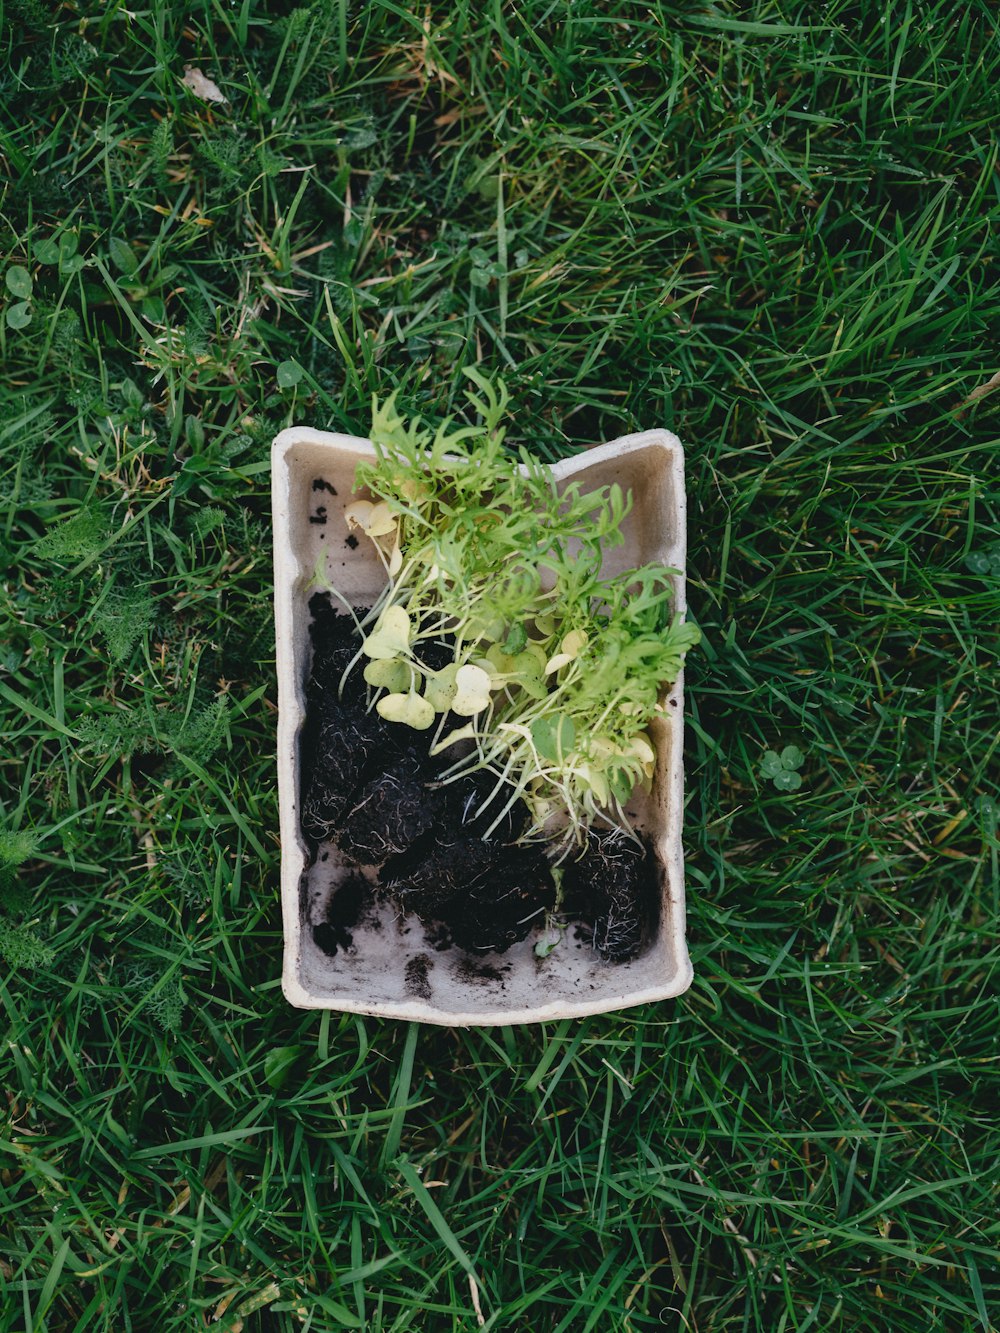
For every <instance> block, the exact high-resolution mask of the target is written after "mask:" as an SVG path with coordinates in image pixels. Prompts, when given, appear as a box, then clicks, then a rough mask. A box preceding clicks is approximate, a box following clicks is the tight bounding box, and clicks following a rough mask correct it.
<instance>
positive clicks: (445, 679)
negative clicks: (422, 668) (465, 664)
mask: <svg viewBox="0 0 1000 1333" xmlns="http://www.w3.org/2000/svg"><path fill="white" fill-rule="evenodd" d="M457 674H458V663H457V662H452V663H450V664H449V665H448V666H446V667H442V669H441V670H440V671H436V672H435V673H434V675H433V676H428V677H427V684H426V685H425V686H424V698H425V699H426V700H427V702H428V703H429V704H430V706H431V707H432V708H433V709H434V711H435V713H447V712H448V711H449V710H450V709H451V706H452V704H453V703H454V702H455V695H456V694H457V693H458V683H457V681H456V679H455V677H456V675H457Z"/></svg>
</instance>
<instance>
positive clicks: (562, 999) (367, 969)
mask: <svg viewBox="0 0 1000 1333" xmlns="http://www.w3.org/2000/svg"><path fill="white" fill-rule="evenodd" d="M373 455H374V450H373V449H372V446H371V444H370V443H369V441H367V440H362V439H358V438H356V437H355V436H351V435H334V434H330V433H328V432H326V431H318V430H311V429H309V428H308V427H304V426H294V427H292V428H291V429H289V430H284V431H282V432H281V434H280V435H279V436H278V437H277V439H276V440H275V441H274V446H273V449H272V455H271V458H272V470H271V484H272V499H273V515H274V607H275V622H276V631H277V668H278V796H279V802H280V816H281V900H282V909H283V916H284V934H285V960H284V974H283V986H284V992H285V995H286V997H287V998H288V1000H289V1001H290V1002H291V1003H292V1004H293V1005H296V1006H298V1007H299V1008H302V1009H338V1010H349V1011H352V1012H355V1013H362V1014H377V1015H379V1016H381V1017H384V1018H404V1019H413V1020H417V1021H420V1022H424V1023H441V1024H445V1025H448V1026H452V1027H460V1026H468V1025H473V1024H500V1023H534V1022H541V1021H543V1020H551V1019H558V1018H568V1017H576V1016H582V1015H584V1014H597V1013H603V1012H605V1011H607V1010H614V1009H624V1008H626V1007H628V1006H629V1005H635V1004H647V1003H649V1002H650V1001H652V1000H665V999H668V998H669V997H671V996H674V995H679V994H681V992H682V991H684V990H686V989H687V987H688V986H689V985H690V984H691V975H692V974H691V962H690V959H689V958H688V952H687V945H686V943H685V939H684V875H683V861H682V851H681V817H682V810H683V776H684V774H683V762H682V742H683V719H682V705H683V678H681V679H680V680H678V681H677V682H676V683H675V684H674V685H673V687H672V688H671V689H670V691H669V693H668V695H667V696H666V698H667V708H666V712H665V715H664V716H663V717H662V718H659V719H657V720H656V721H655V722H654V724H653V727H652V728H651V731H652V737H653V742H654V746H655V749H656V756H657V758H656V770H655V775H654V780H653V785H652V792H651V794H650V795H649V796H646V794H645V793H643V792H641V791H640V792H637V793H636V795H635V798H634V799H633V801H632V802H631V803H630V805H629V807H628V812H629V815H630V817H631V819H632V822H633V825H634V826H636V827H638V828H640V829H642V830H643V831H644V832H645V833H647V834H648V835H649V836H650V837H651V839H652V841H653V845H654V847H655V851H656V856H657V859H658V861H659V865H660V868H661V883H662V901H661V906H660V914H659V924H658V929H657V932H656V935H655V937H654V938H653V939H652V941H651V942H650V943H649V945H648V946H647V947H646V948H645V950H644V951H643V952H642V953H641V954H640V956H639V957H637V958H635V959H633V960H632V961H631V962H627V963H608V962H604V961H603V960H602V959H601V958H600V956H599V955H598V954H597V953H596V952H595V951H594V949H593V948H592V946H591V945H589V944H587V943H585V942H583V941H581V940H579V939H577V938H576V932H575V931H574V930H573V928H572V927H571V928H570V929H569V930H567V931H565V932H564V933H563V938H562V940H561V941H560V943H559V944H558V946H557V947H556V948H555V949H554V951H553V952H552V953H551V954H550V955H549V956H548V957H547V958H539V957H538V956H537V955H536V954H535V951H534V944H535V937H533V936H529V937H528V938H527V939H526V940H524V941H522V942H521V943H520V944H515V945H513V946H512V947H511V948H510V949H509V950H508V951H507V952H506V953H503V954H485V955H482V956H477V957H472V956H470V955H469V954H467V953H464V952H463V951H462V950H460V949H457V948H450V949H447V950H444V951H437V950H436V949H435V948H434V946H433V945H432V944H431V943H429V942H428V940H427V939H426V937H425V932H424V927H423V926H422V925H421V923H420V922H419V921H418V920H417V918H416V917H414V916H406V915H402V914H401V913H400V911H399V910H398V909H395V908H394V907H393V906H392V905H390V904H383V905H381V906H380V907H378V908H376V909H374V910H373V911H372V912H371V913H370V914H369V915H368V916H367V917H365V918H364V919H363V920H362V922H361V923H360V924H359V925H357V926H355V927H353V928H352V930H351V934H352V936H353V946H352V947H351V948H350V949H349V950H347V951H346V952H345V951H344V950H343V949H338V950H337V953H336V955H335V956H334V957H332V958H331V957H329V956H328V955H327V954H325V953H324V952H322V950H320V949H319V948H318V947H317V945H316V944H315V943H314V941H313V938H312V927H313V925H315V924H317V923H318V922H320V921H322V920H323V918H324V916H325V913H326V905H327V903H328V901H329V898H330V895H331V894H332V893H333V892H334V891H335V889H336V886H337V885H338V883H340V881H341V880H342V879H343V878H344V876H345V875H346V874H347V873H349V870H348V868H347V867H346V866H344V865H342V863H341V861H340V859H339V854H338V852H337V849H336V848H335V847H334V846H333V844H327V845H326V846H325V847H324V848H322V849H321V852H320V855H319V856H318V857H317V860H316V862H315V864H314V865H313V866H312V867H311V868H310V867H309V865H308V857H307V853H306V846H305V843H304V841H303V838H302V833H301V830H300V828H299V811H300V791H299V781H300V775H299V757H298V736H299V730H300V728H301V726H302V723H303V719H304V716H305V684H306V680H307V679H308V674H309V666H310V652H311V644H310V639H309V620H310V616H309V610H308V606H307V602H308V600H309V597H310V595H311V593H312V592H313V591H315V585H314V584H313V582H312V581H313V579H314V576H315V573H316V571H317V569H318V568H319V569H323V568H325V572H326V577H327V579H328V580H329V582H330V583H331V584H333V585H334V586H335V587H336V588H337V589H338V590H339V592H340V593H341V594H342V595H343V596H344V597H345V598H347V600H348V601H349V602H351V603H352V605H355V606H370V605H371V604H372V603H373V602H374V601H375V599H376V597H377V596H378V595H379V593H380V592H381V591H382V589H383V587H384V584H385V574H384V572H383V569H382V567H381V565H380V564H379V562H378V559H377V557H376V556H375V554H374V552H373V551H372V549H371V543H370V542H368V541H367V540H366V539H362V540H361V541H360V542H358V543H357V544H354V545H352V544H350V543H348V542H347V540H346V539H347V537H348V535H349V534H348V530H347V526H346V523H345V521H344V518H343V511H344V508H345V506H346V505H348V504H349V503H350V502H351V500H352V499H356V498H358V497H357V496H356V495H355V494H354V492H353V486H354V471H355V467H356V465H357V463H358V461H359V460H360V459H362V458H371V457H373ZM552 471H553V473H554V474H555V476H556V478H557V479H559V480H563V479H567V478H570V477H573V478H574V479H576V480H578V481H579V482H581V488H582V489H583V490H587V489H589V488H595V487H598V486H606V485H610V483H611V482H618V484H619V485H620V486H622V487H623V488H624V489H626V490H629V491H631V492H632V496H633V507H632V511H631V513H630V514H629V515H628V517H627V519H626V520H625V523H624V535H625V542H624V544H623V545H622V546H618V547H615V548H614V549H613V550H611V551H610V552H609V553H608V560H607V563H606V565H605V568H604V572H605V573H606V574H607V573H615V572H619V571H622V570H625V569H630V568H636V567H637V566H639V565H644V564H649V563H660V564H664V565H668V566H670V567H672V568H673V569H676V570H679V571H681V572H680V574H679V575H678V577H677V578H676V579H675V590H676V602H675V608H676V610H678V611H683V610H684V575H683V570H684V557H685V502H684V454H683V450H682V448H681V445H680V441H679V440H678V439H677V437H676V436H674V435H671V434H670V433H669V431H665V430H651V431H645V432H643V433H642V434H640V435H626V436H624V437H622V438H621V439H619V440H614V441H612V442H611V443H610V444H604V445H600V446H598V447H596V448H593V449H589V450H587V451H586V452H584V453H579V454H577V455H575V456H574V457H573V458H567V459H563V460H562V461H561V462H558V463H555V464H554V465H553V467H552ZM317 483H325V484H326V487H331V488H332V489H333V490H334V491H335V492H336V494H335V495H334V494H331V493H330V490H329V489H326V488H324V487H323V486H320V485H318V484H317ZM311 520H312V521H311ZM324 520H325V521H324ZM324 854H326V859H325V860H324V859H323V856H324Z"/></svg>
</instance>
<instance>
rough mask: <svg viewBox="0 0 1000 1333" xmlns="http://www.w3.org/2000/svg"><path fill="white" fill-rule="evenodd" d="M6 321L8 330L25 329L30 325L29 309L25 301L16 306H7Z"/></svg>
mask: <svg viewBox="0 0 1000 1333" xmlns="http://www.w3.org/2000/svg"><path fill="white" fill-rule="evenodd" d="M6 320H7V327H8V328H11V329H26V328H27V327H28V325H29V324H30V323H31V308H30V307H29V305H28V303H27V301H19V302H18V304H17V305H9V306H8V307H7V314H6Z"/></svg>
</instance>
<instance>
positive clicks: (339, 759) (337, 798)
mask: <svg viewBox="0 0 1000 1333" xmlns="http://www.w3.org/2000/svg"><path fill="white" fill-rule="evenodd" d="M309 610H310V612H311V614H312V623H311V625H310V630H309V632H310V637H311V639H312V647H313V660H312V669H311V672H310V676H309V680H308V682H307V684H306V720H305V724H304V726H303V730H302V734H301V738H300V757H301V762H302V793H301V796H302V800H301V808H302V821H301V822H302V831H303V834H304V836H305V838H306V840H307V843H308V844H309V846H310V848H311V849H312V853H313V856H314V858H315V856H316V854H317V853H318V851H319V847H320V845H321V844H322V843H324V842H326V841H327V840H332V841H333V842H335V843H336V845H337V847H338V848H339V850H340V853H341V855H342V856H343V857H344V859H345V860H346V861H347V862H348V863H350V864H353V865H355V866H358V867H360V866H364V867H365V868H366V870H367V871H368V872H369V873H371V872H374V874H375V876H376V877H377V888H374V889H373V887H372V885H371V884H370V883H369V882H368V880H367V879H365V878H364V877H363V876H362V875H361V874H359V873H355V874H352V875H349V876H348V878H347V879H346V880H345V881H344V883H343V884H342V885H341V886H340V888H339V889H338V890H337V892H336V893H335V894H334V896H333V899H332V901H331V903H330V906H329V908H328V911H327V916H326V919H325V920H324V921H323V922H321V923H320V924H318V925H316V926H315V927H314V928H313V938H314V939H315V941H316V944H317V945H318V946H319V948H321V949H322V950H323V952H324V953H326V954H328V955H329V956H331V957H333V956H334V955H335V954H336V952H337V950H338V949H345V950H346V949H349V948H351V947H352V944H353V937H352V935H351V929H352V928H353V927H354V926H356V925H357V924H358V921H359V918H360V916H361V915H362V913H363V912H364V910H365V907H366V905H368V904H371V902H372V895H373V893H377V894H379V895H381V896H384V897H387V898H390V899H392V901H394V902H395V903H396V904H397V906H398V907H400V908H402V909H403V911H405V912H412V913H414V914H415V915H416V916H417V917H418V918H419V920H420V921H421V922H422V923H423V925H424V926H425V927H426V928H427V937H428V944H429V945H430V946H431V947H432V948H435V949H440V948H442V947H447V944H452V945H455V946H457V947H458V948H459V949H461V950H463V951H464V952H466V953H467V954H469V955H470V958H469V960H468V962H467V963H463V964H461V966H463V967H467V968H468V969H469V970H468V975H464V974H463V976H464V979H465V980H468V981H472V980H476V981H477V982H479V983H480V984H484V983H486V982H502V978H503V973H502V972H501V971H498V970H497V969H496V968H495V967H492V966H491V965H489V964H486V963H483V962H480V961H473V960H474V959H481V958H482V955H484V954H487V953H488V954H502V953H504V952H506V950H508V949H509V948H510V947H511V945H513V944H516V943H518V942H519V941H521V940H523V939H525V938H526V937H527V936H528V935H529V934H530V933H531V932H532V931H533V930H535V929H537V928H538V927H540V926H544V925H545V923H546V920H547V919H548V918H549V917H550V915H551V914H552V913H553V911H554V910H555V909H556V906H557V892H556V884H555V880H554V879H553V876H552V871H551V868H550V865H549V862H548V860H547V858H546V856H545V854H544V852H543V851H542V849H541V847H540V845H539V844H537V843H536V844H530V845H522V844H520V843H519V842H518V839H519V837H520V835H521V834H522V833H523V831H524V829H525V828H526V826H527V823H528V811H527V808H526V807H525V805H524V803H523V802H522V801H520V800H516V801H513V802H512V803H511V806H510V809H509V810H508V812H507V813H506V814H505V816H504V818H503V819H502V820H501V821H500V823H499V824H498V826H497V827H496V828H495V829H494V830H493V831H492V832H491V834H490V837H489V839H486V838H485V837H484V835H485V833H486V832H487V831H488V830H489V829H490V826H491V825H492V824H493V823H494V822H495V821H496V818H497V815H498V814H499V813H500V812H501V811H502V810H503V809H504V806H505V805H506V803H507V800H508V799H509V796H507V795H505V794H504V793H503V792H502V791H501V793H499V794H494V792H495V787H496V779H495V778H494V777H492V776H491V775H490V774H488V773H483V772H478V773H473V774H469V775H466V776H463V777H461V778H459V779H457V780H454V781H451V782H448V783H446V784H442V783H441V781H440V778H441V774H442V773H443V771H444V770H445V769H446V768H447V767H448V766H449V765H451V764H452V763H453V762H454V758H455V753H454V752H453V751H450V752H446V753H445V754H444V755H442V756H439V757H438V758H437V759H432V758H431V757H430V756H429V754H428V749H429V744H430V741H429V737H428V735H427V733H423V732H417V731H414V730H412V729H411V728H409V727H406V726H401V725H398V724H396V725H394V724H392V723H389V722H386V721H385V720H384V719H383V718H382V717H380V716H379V714H378V713H377V712H376V711H375V709H374V706H373V703H372V700H371V698H370V696H369V692H368V689H367V686H366V685H365V682H364V678H363V675H362V669H361V663H360V662H359V661H358V660H357V659H358V653H359V649H360V639H359V637H358V634H357V631H356V625H355V618H354V616H353V615H346V614H338V613H337V611H336V610H335V609H334V607H333V605H332V604H331V601H330V598H329V596H328V595H327V594H325V593H317V594H316V595H315V596H313V597H312V599H311V600H310V602H309ZM364 614H365V613H364V612H363V611H359V612H358V613H357V615H358V617H359V618H360V617H361V616H362V615H364ZM422 653H423V656H424V657H425V659H426V661H427V665H428V666H430V667H431V668H432V669H437V668H438V667H439V666H442V665H444V664H445V663H446V662H447V661H449V660H451V650H450V647H449V645H448V644H447V643H446V642H442V643H440V644H430V645H427V646H426V648H424V647H422ZM512 794H513V793H512V792H511V793H510V795H512ZM562 878H563V892H564V901H563V903H562V904H561V907H562V912H563V914H564V915H565V916H567V917H568V918H569V919H571V920H580V921H582V922H584V923H585V925H586V927H587V928H588V929H589V933H590V938H591V941H592V944H593V947H594V948H595V949H596V951H597V952H598V953H599V954H600V955H601V956H602V957H603V958H605V959H607V960H608V961H614V962H621V961H625V960H627V959H629V958H632V957H634V956H635V955H636V954H637V953H638V952H639V951H640V950H641V949H642V948H643V946H644V945H645V944H646V943H647V941H648V940H649V938H650V936H651V934H652V931H653V929H654V927H655V906H656V903H657V900H658V893H657V888H658V886H657V883H656V874H655V865H654V860H653V857H652V856H651V854H650V852H649V849H648V848H647V847H646V846H645V845H643V844H641V843H639V842H638V841H637V840H634V839H631V838H629V837H628V836H627V835H625V834H624V833H622V832H621V831H619V830H609V831H607V832H602V833H597V832H594V831H591V832H590V834H589V835H588V839H587V842H586V845H585V846H584V848H583V850H582V852H581V853H580V854H578V855H576V856H575V857H573V856H571V857H570V858H567V860H566V861H565V862H564V863H563V876H562ZM446 942H447V943H446ZM420 958H423V959H424V963H423V964H422V966H423V968H424V970H423V971H421V970H420V967H416V966H414V965H416V964H419V963H420ZM429 963H430V959H429V958H427V956H426V955H420V956H419V957H418V958H415V959H413V960H411V964H410V967H413V968H414V970H413V973H412V976H411V972H410V967H408V969H407V988H408V990H409V989H410V988H411V987H413V988H416V987H426V988H427V992H428V995H429V991H430V987H429V982H428V981H427V971H426V966H427V964H429ZM412 993H413V994H414V995H419V997H420V998H427V996H426V995H424V994H423V993H422V991H421V990H418V989H413V990H412Z"/></svg>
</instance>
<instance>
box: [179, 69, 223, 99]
mask: <svg viewBox="0 0 1000 1333" xmlns="http://www.w3.org/2000/svg"><path fill="white" fill-rule="evenodd" d="M181 83H183V85H184V87H185V88H190V89H191V91H192V92H193V93H194V95H195V97H200V98H201V100H202V101H203V102H218V103H220V104H221V105H225V103H226V98H225V97H223V95H222V93H221V92H220V91H219V85H218V84H217V83H213V82H212V80H211V79H209V78H206V76H205V75H204V74H202V72H201V70H200V69H195V68H194V66H192V65H185V66H184V77H183V79H181Z"/></svg>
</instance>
